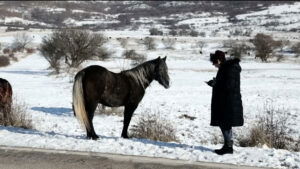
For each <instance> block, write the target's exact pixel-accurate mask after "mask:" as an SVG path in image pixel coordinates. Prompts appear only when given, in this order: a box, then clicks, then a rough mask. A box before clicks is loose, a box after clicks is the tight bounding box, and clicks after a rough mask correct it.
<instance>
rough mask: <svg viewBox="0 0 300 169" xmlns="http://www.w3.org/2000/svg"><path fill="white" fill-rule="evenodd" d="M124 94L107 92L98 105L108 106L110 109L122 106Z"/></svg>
mask: <svg viewBox="0 0 300 169" xmlns="http://www.w3.org/2000/svg"><path fill="white" fill-rule="evenodd" d="M125 96H126V95H125V94H124V93H120V92H116V91H114V92H107V93H104V95H103V96H102V98H101V100H100V103H102V104H104V105H106V106H110V107H118V106H123V105H124V102H125V99H126V98H125Z"/></svg>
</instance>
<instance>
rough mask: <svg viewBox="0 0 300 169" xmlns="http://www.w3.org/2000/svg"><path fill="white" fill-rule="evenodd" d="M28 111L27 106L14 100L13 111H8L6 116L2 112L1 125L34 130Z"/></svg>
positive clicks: (0, 116) (0, 115)
mask: <svg viewBox="0 0 300 169" xmlns="http://www.w3.org/2000/svg"><path fill="white" fill-rule="evenodd" d="M26 111H27V105H26V104H25V103H24V102H19V101H18V100H17V99H16V98H14V99H13V103H12V106H11V109H10V110H8V112H7V114H6V116H4V114H3V112H0V113H1V114H0V125H4V126H13V127H21V128H25V129H32V128H33V125H32V121H31V119H30V117H29V116H28V114H27V112H26ZM4 117H5V118H4Z"/></svg>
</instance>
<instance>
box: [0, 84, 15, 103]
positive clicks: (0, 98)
mask: <svg viewBox="0 0 300 169" xmlns="http://www.w3.org/2000/svg"><path fill="white" fill-rule="evenodd" d="M11 101H12V87H11V85H10V83H9V82H8V81H7V80H6V79H2V78H0V102H1V105H2V104H11Z"/></svg>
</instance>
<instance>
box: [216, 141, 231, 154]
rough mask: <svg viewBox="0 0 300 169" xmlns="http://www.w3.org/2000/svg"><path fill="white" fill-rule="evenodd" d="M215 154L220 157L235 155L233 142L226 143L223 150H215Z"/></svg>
mask: <svg viewBox="0 0 300 169" xmlns="http://www.w3.org/2000/svg"><path fill="white" fill-rule="evenodd" d="M215 153H216V154H218V155H224V154H233V141H228V142H225V144H224V146H223V147H222V148H221V149H217V150H215Z"/></svg>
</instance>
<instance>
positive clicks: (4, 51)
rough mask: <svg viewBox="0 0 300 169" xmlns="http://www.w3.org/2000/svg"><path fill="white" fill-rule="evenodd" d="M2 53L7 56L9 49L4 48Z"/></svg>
mask: <svg viewBox="0 0 300 169" xmlns="http://www.w3.org/2000/svg"><path fill="white" fill-rule="evenodd" d="M2 52H3V53H4V54H9V53H10V52H11V51H10V49H9V48H4V49H3V50H2Z"/></svg>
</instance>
